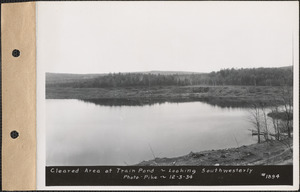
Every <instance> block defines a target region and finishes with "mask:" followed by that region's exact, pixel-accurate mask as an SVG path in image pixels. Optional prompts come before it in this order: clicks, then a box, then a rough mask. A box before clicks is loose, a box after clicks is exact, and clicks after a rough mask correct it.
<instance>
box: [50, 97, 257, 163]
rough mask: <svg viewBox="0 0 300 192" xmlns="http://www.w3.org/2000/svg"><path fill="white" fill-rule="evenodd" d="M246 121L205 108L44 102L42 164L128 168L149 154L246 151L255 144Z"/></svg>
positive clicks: (232, 112)
mask: <svg viewBox="0 0 300 192" xmlns="http://www.w3.org/2000/svg"><path fill="white" fill-rule="evenodd" d="M124 103H125V104H127V105H124ZM117 106H118V107H117ZM247 117H248V112H247V110H246V109H243V108H220V107H214V106H212V105H210V104H207V103H204V102H185V103H182V102H180V103H176V102H174V103H170V102H169V103H164V102H154V103H153V102H148V104H145V103H144V102H142V103H137V104H136V103H130V104H129V103H128V102H127V101H126V102H124V101H120V100H118V101H117V102H116V103H114V102H112V103H110V102H107V100H106V101H105V102H104V101H99V100H97V101H95V100H93V102H92V101H90V100H89V101H85V102H82V101H79V100H69V99H66V100H46V136H47V138H46V148H47V151H46V155H47V158H46V159H47V160H46V164H47V165H48V166H55V165H70V166H71V165H127V164H128V165H132V164H137V163H139V162H141V161H143V160H149V159H153V154H152V150H153V152H154V154H155V156H156V157H176V156H181V155H185V154H188V153H189V152H190V151H194V152H197V151H203V150H210V149H221V148H230V147H237V145H239V146H241V145H248V144H252V143H255V142H256V138H255V137H252V135H251V132H250V131H249V129H251V128H252V125H251V124H250V123H249V122H248V121H247ZM234 138H236V139H237V142H236V141H235V139H234Z"/></svg>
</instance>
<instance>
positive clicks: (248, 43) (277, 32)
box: [37, 1, 299, 73]
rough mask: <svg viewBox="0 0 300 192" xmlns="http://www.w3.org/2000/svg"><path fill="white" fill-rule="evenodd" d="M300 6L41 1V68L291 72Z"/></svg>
mask: <svg viewBox="0 0 300 192" xmlns="http://www.w3.org/2000/svg"><path fill="white" fill-rule="evenodd" d="M298 8H299V7H298V2H297V1H294V2H260V1H256V2H178V1H177V2H149V1H148V2H147V1H142V2H113V1H110V2H37V47H38V48H37V62H38V65H44V66H45V70H46V71H47V72H57V73H109V72H134V71H150V70H163V71H194V72H211V71H217V70H220V69H222V68H232V67H233V68H252V67H281V66H288V65H291V63H292V34H293V33H294V36H295V38H294V40H295V43H297V44H296V46H298V36H299V35H298V28H299V27H298V17H299V16H298ZM295 52H296V53H298V51H295Z"/></svg>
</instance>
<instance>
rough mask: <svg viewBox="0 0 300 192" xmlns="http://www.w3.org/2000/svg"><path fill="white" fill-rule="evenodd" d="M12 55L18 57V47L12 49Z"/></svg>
mask: <svg viewBox="0 0 300 192" xmlns="http://www.w3.org/2000/svg"><path fill="white" fill-rule="evenodd" d="M12 55H13V56H14V57H19V56H20V51H19V50H18V49H14V50H13V52H12Z"/></svg>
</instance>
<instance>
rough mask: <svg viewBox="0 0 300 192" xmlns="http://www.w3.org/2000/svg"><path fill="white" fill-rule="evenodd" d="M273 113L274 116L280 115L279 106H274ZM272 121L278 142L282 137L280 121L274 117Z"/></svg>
mask: <svg viewBox="0 0 300 192" xmlns="http://www.w3.org/2000/svg"><path fill="white" fill-rule="evenodd" d="M271 113H272V114H278V113H279V109H278V105H274V106H273V107H272V109H271ZM271 119H272V123H273V127H274V130H275V138H276V140H280V139H281V137H280V122H279V119H278V118H274V117H271Z"/></svg>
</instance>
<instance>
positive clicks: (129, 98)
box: [37, 1, 299, 186]
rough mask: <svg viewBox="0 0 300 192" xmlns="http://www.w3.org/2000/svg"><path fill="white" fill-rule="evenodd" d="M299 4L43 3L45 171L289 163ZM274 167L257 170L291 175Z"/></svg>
mask: <svg viewBox="0 0 300 192" xmlns="http://www.w3.org/2000/svg"><path fill="white" fill-rule="evenodd" d="M298 5H299V4H298V2H288V1H286V2H281V1H278V2H263V1H259V2H256V1H251V2H246V1H239V2H213V1H211V2H201V1H193V2H183V1H174V2H170V1H166V2H161V1H160V2H156V1H155V2H150V1H140V2H129V1H122V2H120V1H119V2H113V1H108V2H105V1H103V2H72V3H70V2H59V3H53V2H38V3H37V18H38V19H37V50H38V51H37V64H38V73H39V74H42V75H38V79H40V81H39V82H40V83H39V85H38V87H39V88H40V90H41V91H42V92H43V95H42V96H41V97H40V100H39V101H41V103H42V104H39V103H38V105H40V106H43V107H42V109H43V110H40V113H39V114H40V116H43V118H42V119H44V123H41V124H38V125H39V126H41V127H43V128H44V129H43V130H44V133H43V134H44V136H45V149H44V151H45V152H44V154H45V157H44V159H45V164H44V168H45V167H46V168H47V169H46V172H47V175H46V177H48V176H49V175H50V176H49V177H51V178H52V176H51V175H55V176H53V177H57V176H58V175H63V176H62V177H64V176H65V175H68V174H69V175H71V174H74V175H75V174H76V173H78V172H82V173H86V174H88V173H94V175H95V174H96V175H97V173H99V174H100V173H101V174H102V173H103V174H108V173H109V167H112V169H111V170H110V172H114V171H115V173H116V174H118V173H120V174H122V177H121V179H123V180H126V181H130V182H131V181H132V180H134V182H135V183H133V185H135V184H136V183H138V182H144V180H147V182H148V180H151V181H152V182H154V184H150V185H155V182H156V183H157V180H160V181H159V182H158V183H161V184H160V185H171V184H172V185H185V184H184V182H188V181H191V180H193V178H195V177H197V176H196V175H197V174H198V173H199V174H200V173H207V174H208V173H209V172H210V171H213V172H214V173H218V174H219V173H220V174H223V173H224V172H225V173H226V171H229V172H230V173H235V172H237V173H238V172H239V173H240V174H241V172H243V173H244V174H246V173H247V174H250V175H251V172H252V173H254V172H255V171H256V170H255V168H256V167H258V168H259V169H260V168H261V167H266V169H267V168H268V166H273V168H274V166H278V167H281V168H284V167H285V166H286V167H289V168H291V170H292V168H293V165H295V163H296V164H298V162H297V159H295V157H296V156H295V153H298V147H296V148H297V149H295V148H294V146H295V142H296V141H295V139H296V140H298V136H299V135H298V129H299V127H298V126H299V125H298V122H299V121H298V117H297V116H298V115H295V110H296V111H298V98H295V94H298V93H295V91H296V92H298V91H297V90H298V88H297V87H298V84H297V81H295V80H297V79H298V70H299V55H298V53H299V44H298V43H299V26H298V25H299V22H298V18H299V12H298V11H299V10H298V8H299V7H298ZM295 77H296V78H297V79H295ZM298 81H299V79H298ZM39 88H38V89H39ZM295 102H296V103H295ZM41 111H42V112H41ZM296 113H297V114H298V112H296ZM295 121H296V122H295ZM295 150H296V151H295ZM295 160H296V162H295ZM97 166H99V169H98V168H97ZM77 167H78V169H77ZM91 167H93V168H91ZM100 167H101V169H100ZM103 167H106V168H107V169H102V168H103ZM135 167H136V168H135ZM197 167H198V168H199V167H201V169H198V168H197ZM206 167H209V169H208V168H206ZM232 167H234V168H232ZM215 168H216V169H215ZM217 168H219V169H218V170H217ZM231 168H232V169H231ZM157 170H159V171H160V173H159V174H158V173H157ZM268 170H270V169H268ZM272 170H273V171H271V172H269V173H268V172H266V173H265V172H259V173H258V172H257V173H255V174H258V175H259V177H260V178H263V177H266V178H267V177H268V174H270V175H269V176H270V178H271V179H272V183H267V184H269V185H279V184H283V183H278V184H276V179H277V180H278V181H279V180H280V179H283V176H282V175H280V174H279V173H278V174H277V173H276V171H274V169H272ZM231 171H232V172H231ZM163 172H168V175H166V176H164V174H163ZM170 172H172V173H174V176H172V175H170ZM196 172H197V173H196ZM63 173H66V174H65V175H64V174H63ZM142 173H143V174H145V173H146V176H145V175H140V174H142ZM156 173H157V174H158V175H156ZM178 173H180V174H179V175H178ZM289 173H290V174H291V175H290V178H291V182H292V181H293V179H292V178H293V172H292V171H291V172H289ZM263 174H265V175H263ZM75 177H76V176H75ZM108 177H110V178H112V177H113V176H108ZM164 177H168V178H169V179H171V180H172V179H173V181H172V182H171V184H168V181H169V180H166V178H164ZM172 177H173V178H172ZM180 177H182V178H184V180H180V179H181V178H180ZM208 177H209V176H208ZM235 177H239V175H238V174H237V175H235ZM279 177H280V178H279ZM174 178H175V179H174ZM112 180H113V179H112ZM174 180H176V181H174ZM225 180H226V179H225ZM265 180H267V179H265ZM47 182H48V181H47ZM145 182H146V181H145ZM174 182H177V184H176V183H174ZM193 182H194V183H193V185H201V182H202V181H199V180H198V181H193ZM216 182H217V181H216ZM232 182H233V181H232ZM235 182H236V183H235V184H233V185H239V184H240V185H247V182H246V183H243V182H241V183H238V182H239V181H235ZM255 182H256V181H254V182H253V183H254V184H255V185H258V184H259V185H262V184H263V183H260V182H259V181H257V183H255ZM266 182H269V181H266ZM282 182H283V181H282ZM49 183H51V182H49ZM54 183H55V182H54ZM61 183H63V182H56V184H49V185H53V186H56V185H60V186H63V185H64V184H61ZM67 183H68V182H67ZM71 183H72V182H71ZM120 183H122V182H120ZM120 183H118V185H120ZM197 183H198V184H197ZM207 183H208V184H209V182H204V184H207ZM287 183H289V182H287ZM110 184H111V185H114V184H113V183H110ZM131 184H132V183H131ZM223 184H225V185H226V182H225V181H224V183H223ZM229 184H232V183H230V182H229ZM65 185H73V184H70V183H68V184H65ZM75 185H76V184H75ZM80 185H81V184H80ZM82 185H96V184H91V183H89V184H82ZM129 185H130V184H129ZM211 185H214V184H213V183H212V184H211ZM216 185H222V182H220V183H218V184H216ZM287 185H289V184H287Z"/></svg>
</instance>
